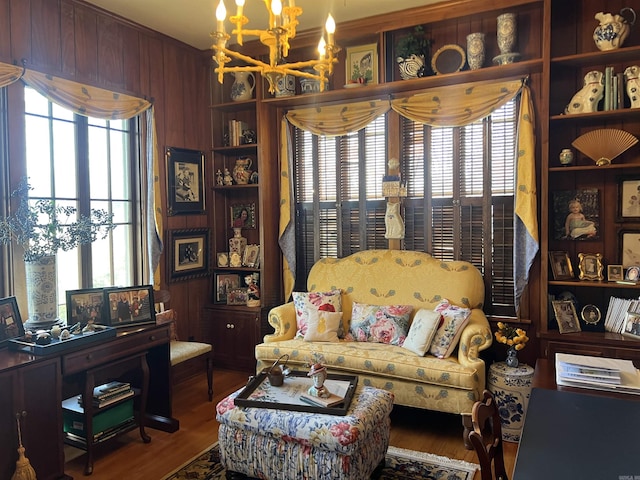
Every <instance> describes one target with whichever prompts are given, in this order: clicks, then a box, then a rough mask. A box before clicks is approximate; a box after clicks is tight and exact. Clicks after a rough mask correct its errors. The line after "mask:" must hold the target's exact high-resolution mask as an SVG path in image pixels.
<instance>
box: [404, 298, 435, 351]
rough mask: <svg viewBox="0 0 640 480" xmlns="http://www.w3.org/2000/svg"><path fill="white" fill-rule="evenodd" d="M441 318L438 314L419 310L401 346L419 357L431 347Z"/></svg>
mask: <svg viewBox="0 0 640 480" xmlns="http://www.w3.org/2000/svg"><path fill="white" fill-rule="evenodd" d="M441 318H442V316H441V315H440V313H439V312H435V311H433V310H428V309H426V308H421V309H420V310H418V311H417V312H416V314H415V316H414V317H413V322H411V327H410V328H409V333H407V338H406V339H405V341H404V343H403V344H402V346H403V347H404V348H406V349H407V350H410V351H412V352H413V353H415V354H416V355H420V356H421V357H422V356H424V354H425V353H427V350H429V347H430V346H431V341H432V340H433V336H434V335H435V334H436V330H437V329H438V326H439V325H440V319H441Z"/></svg>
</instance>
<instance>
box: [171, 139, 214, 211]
mask: <svg viewBox="0 0 640 480" xmlns="http://www.w3.org/2000/svg"><path fill="white" fill-rule="evenodd" d="M165 156H166V161H167V203H168V209H167V213H168V214H169V215H180V214H187V213H204V153H203V152H200V151H197V150H188V149H186V148H175V147H167V150H166V153H165Z"/></svg>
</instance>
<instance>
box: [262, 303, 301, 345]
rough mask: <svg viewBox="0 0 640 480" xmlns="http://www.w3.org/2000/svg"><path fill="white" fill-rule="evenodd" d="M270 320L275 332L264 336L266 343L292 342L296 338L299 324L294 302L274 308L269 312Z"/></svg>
mask: <svg viewBox="0 0 640 480" xmlns="http://www.w3.org/2000/svg"><path fill="white" fill-rule="evenodd" d="M268 320H269V325H271V326H272V327H273V329H274V330H275V331H274V332H273V333H272V334H269V335H265V336H264V343H269V342H281V341H283V340H291V339H292V338H293V337H294V336H295V334H296V329H297V327H298V324H297V323H296V309H295V307H294V305H293V302H289V303H285V304H284V305H279V306H277V307H273V308H272V309H271V310H270V311H269V317H268Z"/></svg>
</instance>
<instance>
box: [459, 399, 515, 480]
mask: <svg viewBox="0 0 640 480" xmlns="http://www.w3.org/2000/svg"><path fill="white" fill-rule="evenodd" d="M483 397H484V398H483V399H482V400H481V401H478V402H476V403H475V404H474V406H473V410H472V412H471V422H472V424H473V430H472V431H471V432H469V443H471V445H472V446H473V448H474V450H475V451H476V454H477V455H478V460H479V461H480V474H481V478H482V480H509V477H508V476H507V471H506V469H505V467H504V453H503V449H502V427H501V425H500V412H499V411H498V406H497V405H496V402H495V399H494V398H493V395H492V394H491V392H490V391H489V390H485V391H484V392H483ZM494 475H495V476H494Z"/></svg>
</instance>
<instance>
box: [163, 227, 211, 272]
mask: <svg viewBox="0 0 640 480" xmlns="http://www.w3.org/2000/svg"><path fill="white" fill-rule="evenodd" d="M167 234H168V239H167V245H168V246H169V253H168V255H167V256H166V257H167V261H168V262H169V265H167V267H168V268H167V272H168V274H169V282H170V283H171V282H177V281H180V280H187V279H190V278H197V277H206V276H208V275H209V274H210V268H209V229H208V228H188V229H184V230H169V231H168V232H167Z"/></svg>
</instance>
